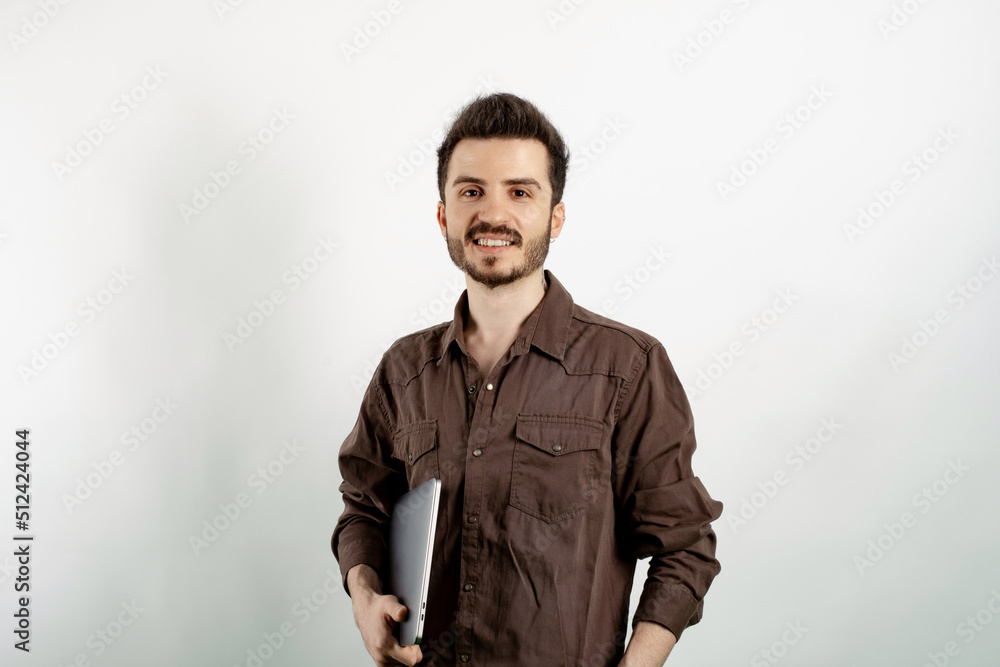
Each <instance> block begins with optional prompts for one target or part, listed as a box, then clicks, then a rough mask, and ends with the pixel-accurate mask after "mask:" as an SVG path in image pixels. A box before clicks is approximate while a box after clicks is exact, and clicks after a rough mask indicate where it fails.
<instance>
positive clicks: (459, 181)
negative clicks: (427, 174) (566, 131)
mask: <svg viewBox="0 0 1000 667" xmlns="http://www.w3.org/2000/svg"><path fill="white" fill-rule="evenodd" d="M551 202H552V186H551V184H550V183H549V156H548V151H547V150H546V149H545V145H544V144H542V142H540V141H536V140H534V139H462V140H461V141H459V142H458V144H456V145H455V149H454V151H453V152H452V154H451V160H450V162H449V163H448V174H447V179H446V181H445V202H443V203H438V224H439V225H440V227H441V232H442V234H444V235H445V237H446V238H447V239H448V254H449V255H451V259H452V261H453V262H455V265H456V266H457V267H458V268H459V269H461V270H462V271H463V272H465V273H466V274H468V276H469V277H470V278H472V279H473V280H475V281H476V282H479V283H482V284H483V285H485V286H487V287H491V288H492V287H499V286H501V285H508V284H510V283H513V282H515V281H517V280H520V279H522V278H524V277H525V276H528V275H531V274H532V273H534V272H535V271H538V270H540V269H541V268H542V265H543V264H544V263H545V257H546V256H547V255H548V252H549V238H550V237H553V236H558V235H559V231H560V229H561V228H562V222H563V215H564V207H563V204H562V203H561V202H560V203H559V204H557V205H556V206H555V208H554V209H553V208H552V204H551ZM446 211H447V215H446ZM487 244H497V245H487Z"/></svg>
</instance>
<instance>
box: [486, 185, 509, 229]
mask: <svg viewBox="0 0 1000 667" xmlns="http://www.w3.org/2000/svg"><path fill="white" fill-rule="evenodd" d="M480 201H481V208H480V210H479V219H480V220H482V221H483V222H486V223H488V224H491V225H498V224H502V223H507V222H509V220H510V209H509V207H508V206H507V198H506V197H505V196H504V194H503V193H502V192H496V191H494V192H492V193H490V194H487V195H486V196H485V197H483V198H482V199H481V200H480Z"/></svg>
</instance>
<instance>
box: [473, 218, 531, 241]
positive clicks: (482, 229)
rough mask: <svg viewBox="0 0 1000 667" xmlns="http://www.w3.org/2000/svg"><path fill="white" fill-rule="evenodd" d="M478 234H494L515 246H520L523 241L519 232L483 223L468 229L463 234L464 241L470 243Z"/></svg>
mask: <svg viewBox="0 0 1000 667" xmlns="http://www.w3.org/2000/svg"><path fill="white" fill-rule="evenodd" d="M480 234H496V235H497V236H502V237H504V238H505V239H507V240H509V241H513V242H514V243H515V244H517V245H521V241H522V240H523V239H522V237H521V234H520V232H518V231H517V230H516V229H511V228H510V227H508V226H506V225H497V226H494V225H491V224H489V223H485V222H480V223H477V224H475V225H472V226H471V227H469V231H467V232H466V233H465V240H466V241H468V242H469V243H471V242H472V239H474V238H475V237H476V236H478V235H480Z"/></svg>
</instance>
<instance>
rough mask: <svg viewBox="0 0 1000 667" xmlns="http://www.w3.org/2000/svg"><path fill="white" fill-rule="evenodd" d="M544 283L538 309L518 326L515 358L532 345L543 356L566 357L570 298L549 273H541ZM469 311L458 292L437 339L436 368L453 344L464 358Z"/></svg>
mask: <svg viewBox="0 0 1000 667" xmlns="http://www.w3.org/2000/svg"><path fill="white" fill-rule="evenodd" d="M543 273H544V275H545V280H546V282H547V283H548V285H549V287H548V289H547V290H546V291H545V295H544V296H542V300H541V301H540V302H539V303H538V306H537V307H536V308H535V309H534V310H533V311H532V312H531V315H529V316H528V319H527V320H525V322H524V324H523V325H522V326H521V331H520V333H519V334H518V336H517V338H516V339H515V340H514V344H513V350H512V352H513V355H514V356H517V355H518V354H522V353H524V352H527V351H528V347H529V346H530V345H534V346H535V347H537V348H538V349H540V350H542V351H543V352H545V353H546V354H549V355H551V356H553V357H555V358H556V359H559V360H560V361H562V358H563V355H564V354H565V353H566V346H567V344H568V337H569V325H570V322H571V321H572V319H573V297H572V296H570V293H569V292H568V291H566V288H565V287H563V284H562V283H561V282H559V281H558V280H557V279H556V277H555V276H554V275H552V272H551V271H549V270H548V269H543ZM468 307H469V290H465V291H463V292H462V295H461V296H460V297H458V302H457V303H456V304H455V314H454V318H453V319H452V321H451V324H450V325H449V326H448V329H447V330H446V331H445V333H444V336H443V337H442V339H441V349H440V355H439V357H438V364H440V363H441V360H442V359H444V358H445V357H446V356H447V353H448V348H449V347H450V346H451V344H452V343H453V342H454V343H456V344H457V345H458V347H459V349H461V350H462V352H463V353H464V354H468V350H467V349H466V346H465V332H464V329H463V328H464V322H465V317H466V313H468Z"/></svg>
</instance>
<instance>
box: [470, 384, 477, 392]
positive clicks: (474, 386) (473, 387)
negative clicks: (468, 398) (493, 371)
mask: <svg viewBox="0 0 1000 667" xmlns="http://www.w3.org/2000/svg"><path fill="white" fill-rule="evenodd" d="M469 393H470V394H474V393H476V385H474V384H470V385H469Z"/></svg>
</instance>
